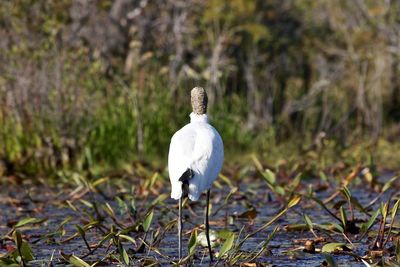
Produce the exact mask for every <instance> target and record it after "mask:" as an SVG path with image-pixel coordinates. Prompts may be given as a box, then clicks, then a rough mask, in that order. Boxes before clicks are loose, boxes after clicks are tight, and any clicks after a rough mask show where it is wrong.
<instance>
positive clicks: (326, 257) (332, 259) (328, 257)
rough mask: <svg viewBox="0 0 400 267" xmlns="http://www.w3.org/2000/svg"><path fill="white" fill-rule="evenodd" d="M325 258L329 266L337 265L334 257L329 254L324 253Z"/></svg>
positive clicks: (335, 266)
mask: <svg viewBox="0 0 400 267" xmlns="http://www.w3.org/2000/svg"><path fill="white" fill-rule="evenodd" d="M325 260H326V262H327V263H328V266H329V267H337V266H338V265H337V263H336V261H335V259H334V258H333V257H332V256H331V255H329V254H325Z"/></svg>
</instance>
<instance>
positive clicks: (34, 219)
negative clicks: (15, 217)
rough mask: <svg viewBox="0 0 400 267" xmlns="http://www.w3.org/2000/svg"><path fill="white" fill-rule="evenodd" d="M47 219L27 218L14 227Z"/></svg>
mask: <svg viewBox="0 0 400 267" xmlns="http://www.w3.org/2000/svg"><path fill="white" fill-rule="evenodd" d="M46 220H47V219H37V218H25V219H22V220H20V221H19V222H18V223H17V224H16V225H14V228H18V227H22V226H24V225H27V224H35V223H42V222H44V221H46Z"/></svg>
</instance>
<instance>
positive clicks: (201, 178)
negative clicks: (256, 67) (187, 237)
mask: <svg viewBox="0 0 400 267" xmlns="http://www.w3.org/2000/svg"><path fill="white" fill-rule="evenodd" d="M191 102H192V108H193V112H192V113H191V114H190V123H189V124H187V125H186V126H184V127H183V128H182V129H180V130H179V131H177V132H176V133H175V134H174V135H173V136H172V139H171V144H170V147H169V155H168V171H169V178H170V180H171V186H172V191H171V198H173V199H177V200H178V199H179V220H178V235H179V259H181V256H182V198H183V197H184V196H185V195H186V194H187V195H188V197H189V199H190V200H193V201H196V200H198V199H199V197H200V194H201V193H202V192H203V191H205V190H207V206H206V212H205V226H206V237H207V245H208V250H209V253H210V259H211V261H212V260H213V256H212V252H211V244H210V236H209V228H210V227H209V223H208V213H209V210H208V209H209V201H210V188H211V185H212V183H213V182H214V181H215V179H216V178H217V176H218V174H219V172H220V171H221V168H222V164H223V161H224V145H223V143H222V138H221V136H220V135H219V133H218V131H217V130H216V129H215V128H214V127H213V126H211V125H210V124H209V123H208V116H207V114H206V112H207V103H208V99H207V93H206V91H205V90H204V89H203V88H201V87H195V88H193V89H192V91H191Z"/></svg>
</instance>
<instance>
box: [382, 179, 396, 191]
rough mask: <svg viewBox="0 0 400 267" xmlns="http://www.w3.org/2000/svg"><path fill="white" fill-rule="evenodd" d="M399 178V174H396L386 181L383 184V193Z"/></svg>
mask: <svg viewBox="0 0 400 267" xmlns="http://www.w3.org/2000/svg"><path fill="white" fill-rule="evenodd" d="M398 178H399V176H395V177H393V178H392V179H390V180H389V181H387V182H386V183H385V185H384V186H383V188H382V191H381V192H382V193H383V192H386V190H388V189H389V188H391V187H392V184H393V182H394V181H396V180H397V179H398Z"/></svg>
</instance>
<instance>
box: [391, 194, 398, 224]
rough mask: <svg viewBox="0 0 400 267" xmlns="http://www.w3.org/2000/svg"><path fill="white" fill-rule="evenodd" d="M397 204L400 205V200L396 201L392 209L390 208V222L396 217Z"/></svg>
mask: <svg viewBox="0 0 400 267" xmlns="http://www.w3.org/2000/svg"><path fill="white" fill-rule="evenodd" d="M399 204H400V199H398V200H397V201H396V203H395V204H394V206H393V208H392V221H393V220H394V218H395V217H396V214H397V211H398V209H399Z"/></svg>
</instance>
